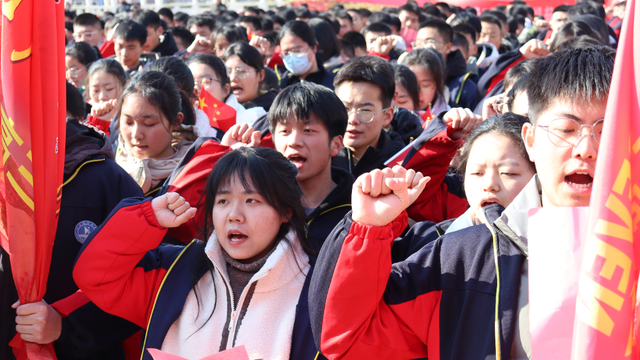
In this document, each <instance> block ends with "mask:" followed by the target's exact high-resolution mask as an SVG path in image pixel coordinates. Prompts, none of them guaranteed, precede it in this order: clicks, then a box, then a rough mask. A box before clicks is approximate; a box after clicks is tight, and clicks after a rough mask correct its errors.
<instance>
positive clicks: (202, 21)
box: [186, 15, 216, 31]
mask: <svg viewBox="0 0 640 360" xmlns="http://www.w3.org/2000/svg"><path fill="white" fill-rule="evenodd" d="M193 25H195V26H206V27H208V28H209V29H210V30H211V31H213V29H214V28H215V27H216V21H215V20H214V19H213V18H212V17H211V16H206V15H197V16H192V17H190V18H189V21H187V26H186V28H187V30H191V27H192V26H193Z"/></svg>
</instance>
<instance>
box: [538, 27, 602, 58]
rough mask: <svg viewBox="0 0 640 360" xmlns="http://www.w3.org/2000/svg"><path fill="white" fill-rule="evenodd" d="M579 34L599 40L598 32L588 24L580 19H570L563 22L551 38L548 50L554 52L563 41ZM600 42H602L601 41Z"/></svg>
mask: <svg viewBox="0 0 640 360" xmlns="http://www.w3.org/2000/svg"><path fill="white" fill-rule="evenodd" d="M581 35H587V36H590V37H592V38H594V39H596V40H600V38H599V36H598V34H596V33H595V32H594V31H593V28H592V27H591V26H589V24H587V23H586V22H584V21H580V20H572V21H567V22H566V23H564V25H562V26H561V27H560V29H558V31H557V32H556V33H555V34H554V36H553V40H552V41H551V44H549V50H550V51H551V52H554V51H556V50H557V49H558V47H559V46H560V45H561V44H562V43H563V42H565V41H567V40H569V39H571V38H574V37H576V36H581ZM600 43H601V44H602V42H600ZM603 45H604V44H603Z"/></svg>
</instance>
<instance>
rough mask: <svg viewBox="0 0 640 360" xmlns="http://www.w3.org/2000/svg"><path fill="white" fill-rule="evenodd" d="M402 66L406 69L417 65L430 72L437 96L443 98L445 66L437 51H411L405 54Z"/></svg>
mask: <svg viewBox="0 0 640 360" xmlns="http://www.w3.org/2000/svg"><path fill="white" fill-rule="evenodd" d="M402 65H405V66H407V67H411V66H413V65H419V66H422V68H423V69H424V70H425V71H428V72H430V73H431V75H433V79H434V80H435V81H436V90H437V92H438V95H437V96H443V94H444V82H445V80H446V65H445V63H444V60H443V59H442V56H441V55H440V53H439V52H438V50H435V49H431V48H429V49H413V50H412V51H411V52H410V53H408V54H407V57H405V58H404V59H403V60H402ZM434 102H435V101H434Z"/></svg>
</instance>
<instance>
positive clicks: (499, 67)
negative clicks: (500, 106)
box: [476, 49, 525, 99]
mask: <svg viewBox="0 0 640 360" xmlns="http://www.w3.org/2000/svg"><path fill="white" fill-rule="evenodd" d="M522 60H525V58H524V57H523V56H522V53H521V52H520V49H518V50H514V51H511V52H508V53H504V54H501V55H500V56H499V57H498V58H497V59H496V61H495V62H493V64H491V66H489V68H488V69H487V71H486V72H485V73H484V74H482V76H481V77H480V79H478V93H477V94H476V96H477V98H478V99H482V98H483V97H485V96H486V95H487V93H489V92H490V91H491V90H492V89H493V88H494V87H495V86H496V85H497V84H498V83H499V82H500V81H501V80H504V77H505V76H506V75H507V71H508V70H509V69H511V68H512V67H514V66H516V65H517V64H518V63H519V62H520V61H522Z"/></svg>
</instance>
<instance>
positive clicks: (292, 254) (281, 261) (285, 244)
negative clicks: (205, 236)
mask: <svg viewBox="0 0 640 360" xmlns="http://www.w3.org/2000/svg"><path fill="white" fill-rule="evenodd" d="M285 238H286V239H287V240H288V241H284V240H281V241H280V242H279V243H278V245H276V249H275V250H274V251H273V252H271V255H269V258H268V259H267V261H266V262H265V264H264V265H263V266H262V268H260V270H258V272H256V273H255V274H254V275H253V277H252V278H251V280H249V284H251V283H252V282H254V281H257V280H258V279H260V278H263V277H265V276H267V274H269V273H272V274H276V276H277V277H279V278H278V279H275V277H276V276H272V279H270V281H267V282H262V283H263V285H266V286H261V287H260V289H259V291H260V292H264V291H270V290H275V289H277V288H279V287H281V286H283V285H285V284H286V283H288V282H289V281H290V280H291V278H293V277H295V276H296V275H297V272H296V271H294V269H296V270H297V271H300V269H302V270H305V273H306V268H307V267H308V266H309V257H308V256H307V254H306V253H305V252H304V250H303V249H302V245H301V244H300V241H299V240H298V238H297V237H296V236H295V233H294V232H293V231H290V232H289V233H288V234H287V235H285ZM204 252H205V253H206V254H207V257H208V258H209V260H210V261H211V262H212V263H213V266H214V268H216V270H217V271H218V272H219V273H220V275H221V276H222V277H223V278H224V279H225V281H226V282H227V284H228V283H229V274H228V273H227V265H226V261H225V260H224V257H223V255H222V248H221V245H220V242H219V241H218V237H217V236H216V233H215V231H214V232H213V234H211V236H210V237H209V240H208V241H207V244H206V246H205V248H204ZM297 265H299V267H298V266H297ZM276 268H279V269H282V268H290V269H287V271H284V272H283V271H273V270H274V269H276ZM283 273H284V274H287V276H284V277H282V276H280V275H282V274H283ZM247 285H248V284H247Z"/></svg>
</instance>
